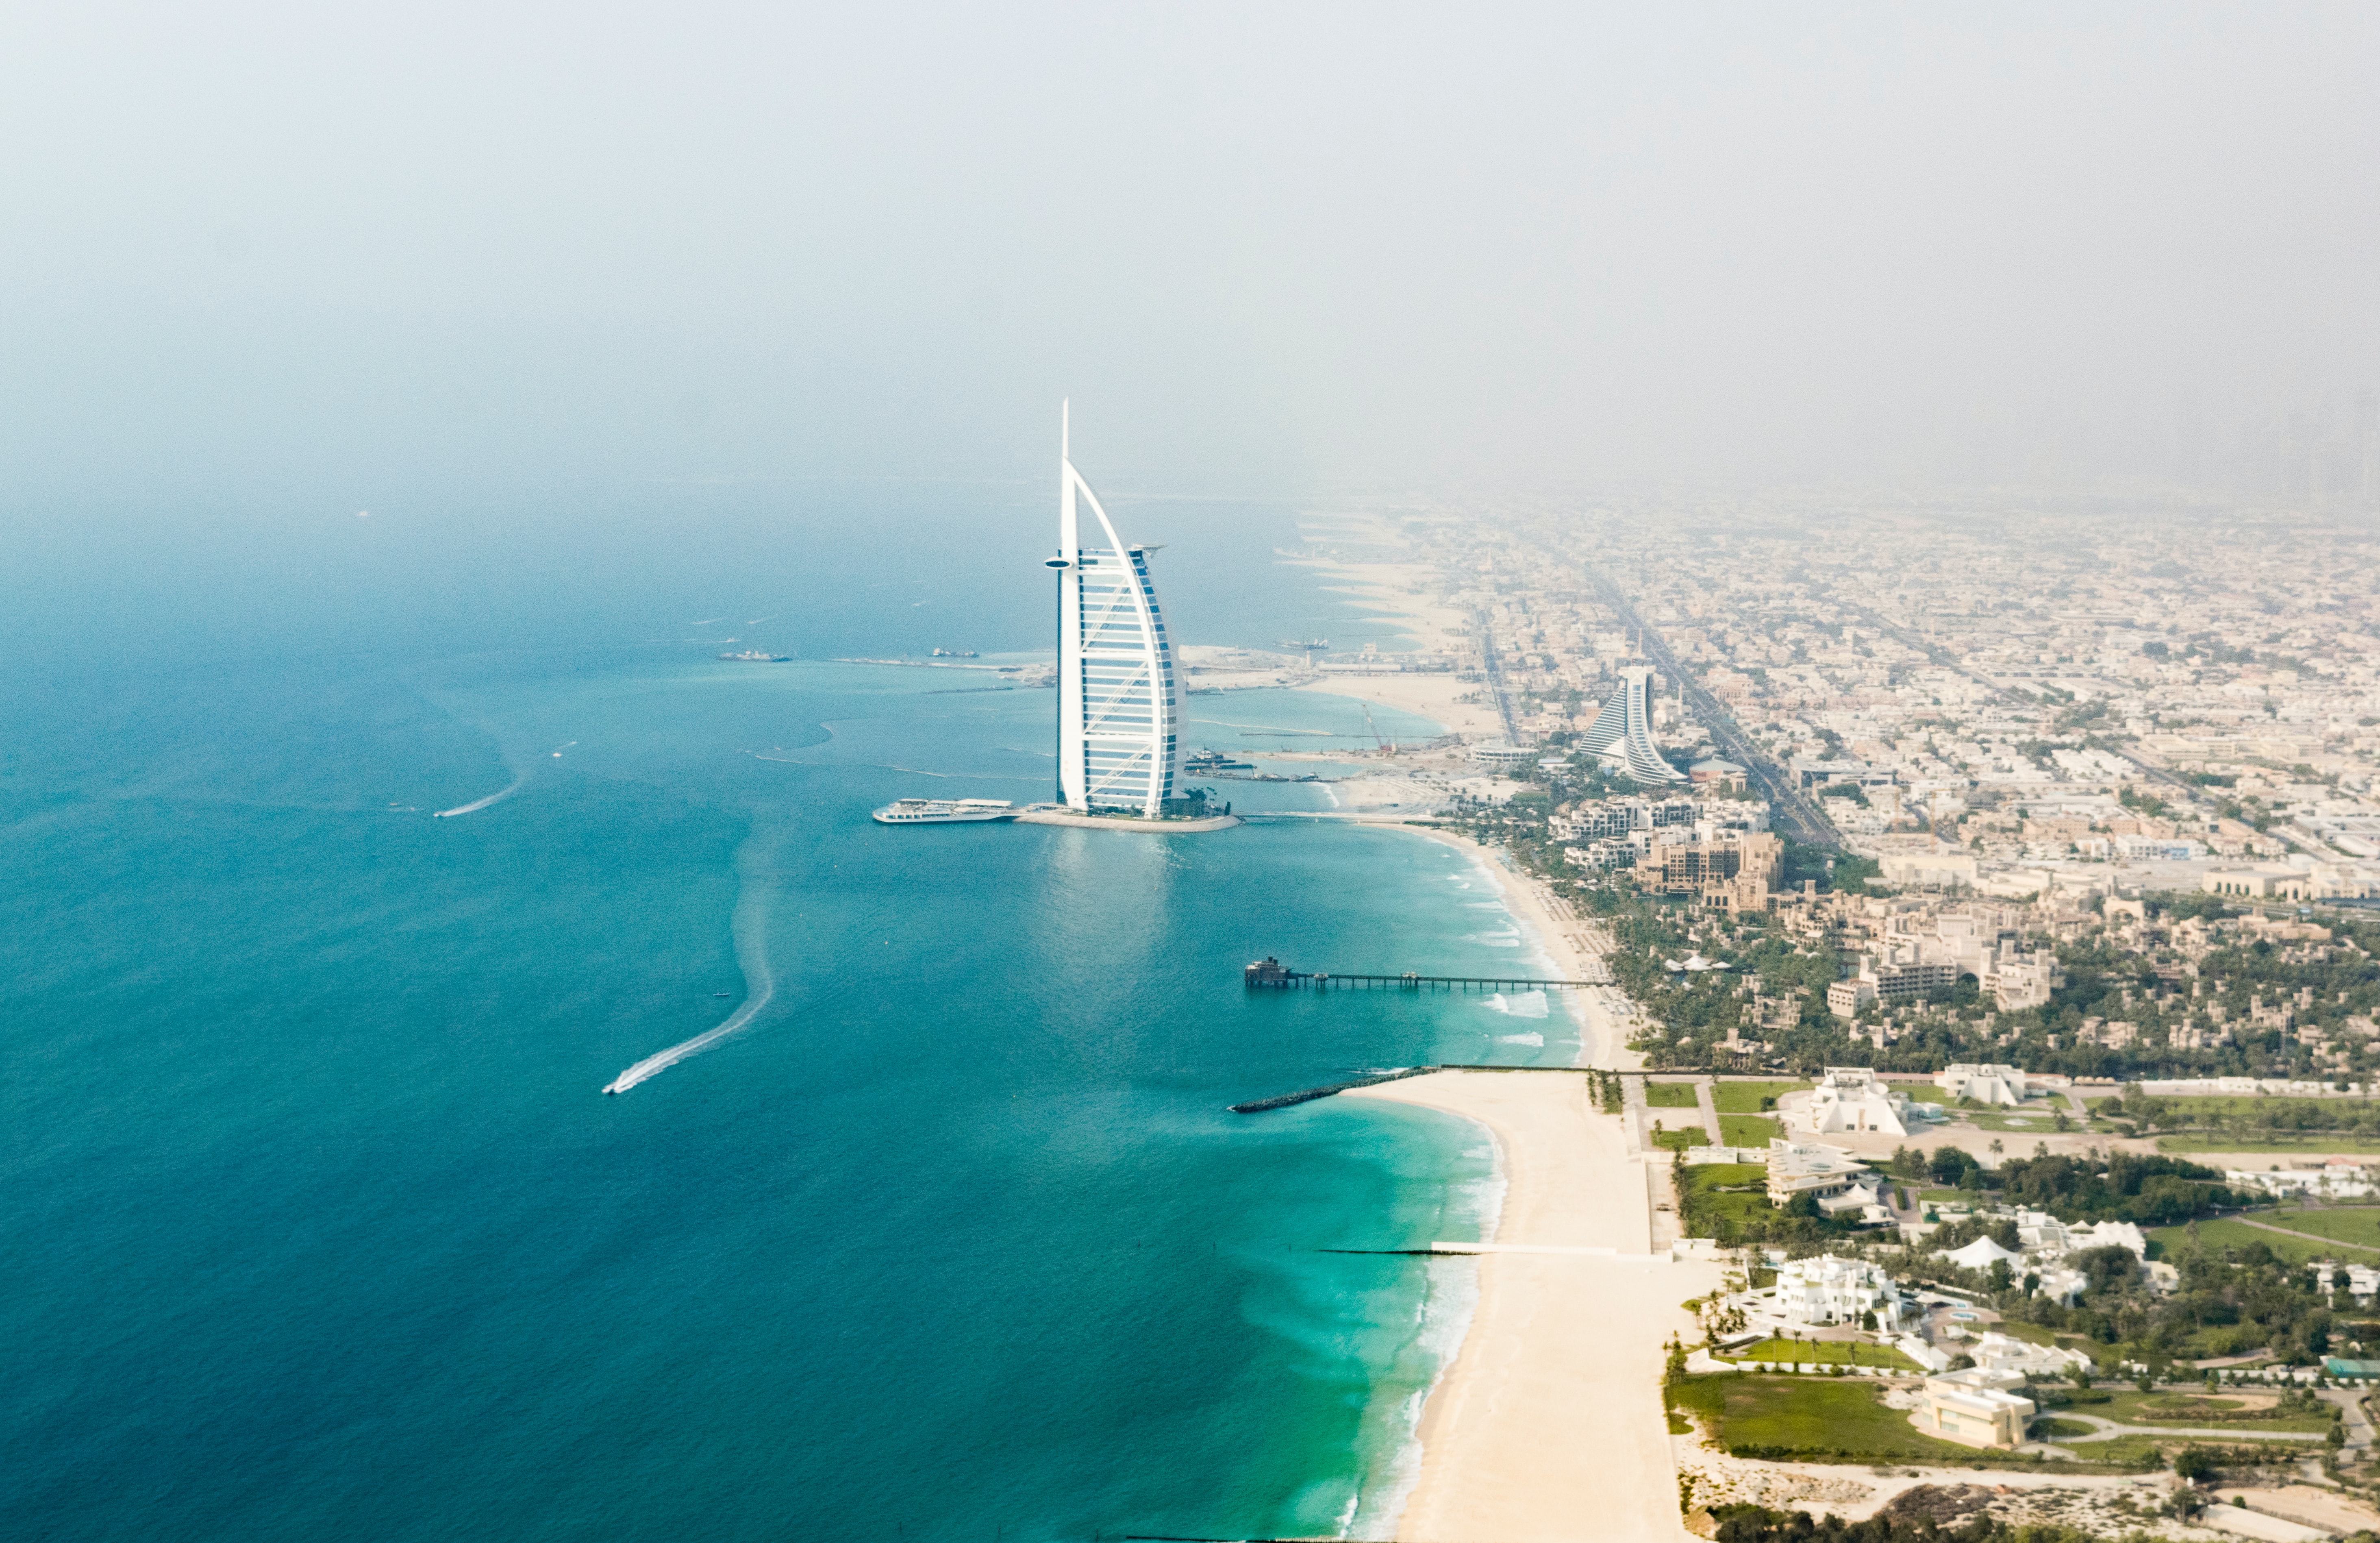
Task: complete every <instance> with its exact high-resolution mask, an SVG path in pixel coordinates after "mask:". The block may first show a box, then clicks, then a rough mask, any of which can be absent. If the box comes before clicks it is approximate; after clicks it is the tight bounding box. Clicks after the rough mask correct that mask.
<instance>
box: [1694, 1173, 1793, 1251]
mask: <svg viewBox="0 0 2380 1543" xmlns="http://www.w3.org/2000/svg"><path fill="white" fill-rule="evenodd" d="M1682 1184H1683V1185H1684V1191H1685V1192H1684V1194H1682V1196H1680V1197H1679V1198H1680V1200H1681V1202H1682V1210H1683V1212H1684V1215H1683V1217H1682V1220H1684V1221H1689V1222H1692V1223H1694V1233H1693V1235H1694V1236H1696V1237H1716V1236H1718V1230H1717V1228H1716V1226H1715V1225H1714V1223H1715V1222H1717V1221H1733V1222H1735V1223H1736V1225H1737V1226H1738V1228H1740V1229H1742V1230H1743V1231H1746V1232H1750V1231H1755V1230H1756V1229H1757V1228H1758V1226H1759V1225H1760V1221H1761V1219H1762V1218H1765V1217H1767V1216H1768V1215H1770V1214H1771V1213H1772V1212H1773V1210H1774V1209H1775V1208H1773V1207H1771V1206H1770V1205H1769V1204H1768V1196H1767V1184H1768V1170H1767V1169H1766V1168H1763V1167H1762V1166H1760V1165H1759V1164H1758V1163H1756V1162H1711V1163H1704V1164H1702V1165H1700V1166H1698V1167H1694V1168H1689V1169H1687V1170H1685V1172H1684V1176H1683V1179H1682ZM1745 1186H1750V1187H1748V1188H1747V1187H1745ZM1729 1189H1732V1190H1733V1191H1734V1193H1732V1194H1724V1193H1720V1192H1721V1191H1722V1190H1729Z"/></svg>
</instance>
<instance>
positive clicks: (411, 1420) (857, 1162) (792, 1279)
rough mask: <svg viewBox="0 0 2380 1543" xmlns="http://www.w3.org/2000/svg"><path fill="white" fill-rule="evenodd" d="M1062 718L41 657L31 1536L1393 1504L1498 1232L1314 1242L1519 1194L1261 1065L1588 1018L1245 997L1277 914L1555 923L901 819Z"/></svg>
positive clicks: (21, 1209) (36, 752)
mask: <svg viewBox="0 0 2380 1543" xmlns="http://www.w3.org/2000/svg"><path fill="white" fill-rule="evenodd" d="M1259 695H1261V696H1262V698H1263V699H1261V700H1259V699H1255V698H1257V697H1258V696H1259ZM1197 700H1198V701H1199V703H1200V704H1201V705H1202V707H1203V705H1204V704H1206V703H1208V701H1211V700H1213V699H1206V698H1201V699H1197ZM1048 711H1049V698H1048V695H1047V694H1046V693H1037V692H1029V691H1010V692H998V691H989V692H987V691H975V690H968V689H963V688H961V687H959V686H953V683H952V680H951V678H950V677H949V676H948V675H945V674H941V673H939V672H926V671H904V670H890V669H868V668H865V667H857V666H837V665H831V664H822V663H802V664H796V665H790V666H783V667H772V668H766V669H763V668H755V667H746V666H733V665H726V664H721V663H717V662H711V661H709V660H707V659H703V660H698V661H688V660H686V658H685V657H684V654H683V650H681V651H680V652H679V653H678V654H675V655H656V654H655V653H654V652H653V651H652V650H638V649H635V648H622V647H614V646H605V647H587V648H582V649H577V650H517V649H509V650H508V649H496V650H488V651H483V652H480V653H478V654H474V655H470V656H467V657H437V656H435V655H434V654H433V653H417V654H416V655H415V656H413V657H410V658H407V659H405V660H402V661H398V662H370V661H366V660H361V659H356V660H346V659H339V658H324V659H321V660H317V661H313V662H310V663H308V664H307V665H306V666H304V667H302V668H299V667H293V666H292V665H290V664H289V663H288V662H286V661H283V662H274V663H270V664H258V665H257V666H255V667H254V668H250V669H242V668H238V667H234V666H230V665H225V664H221V663H217V664H215V665H212V666H210V667H209V668H206V669H203V670H200V669H196V668H193V669H189V670H187V671H179V672H176V671H174V670H171V669H165V668H154V669H150V670H147V671H143V672H140V673H139V674H137V675H135V676H118V675H93V676H91V677H88V678H86V679H85V680H83V681H82V682H80V683H79V684H78V683H77V682H76V681H75V680H74V679H73V678H72V677H70V676H60V677H58V678H57V679H56V680H55V682H54V683H53V684H52V685H51V686H49V687H47V688H46V689H45V690H43V691H42V692H40V693H36V694H32V695H30V696H29V697H28V698H26V699H20V700H18V702H16V703H15V704H14V705H13V706H12V707H11V708H10V709H9V710H8V714H9V721H8V723H6V730H7V735H8V744H9V746H10V750H9V759H8V760H7V762H6V770H7V775H6V777H5V778H0V819H5V820H6V825H5V829H6V836H7V844H8V850H9V854H10V861H9V863H8V864H7V865H6V869H5V871H0V939H5V942H0V950H5V955H0V965H5V969H0V1024H5V1050H6V1055H7V1058H8V1063H9V1064H8V1067H7V1074H8V1075H7V1076H6V1083H5V1091H0V1100H5V1108H0V1114H4V1115H5V1122H0V1123H5V1127H6V1151H5V1155H6V1171H5V1194H6V1201H5V1205H6V1216H7V1233H8V1237H9V1247H8V1250H7V1255H8V1262H7V1265H6V1281H5V1291H0V1438H5V1441H6V1449H7V1450H8V1451H9V1452H10V1453H11V1458H10V1462H9V1463H8V1464H6V1472H5V1473H0V1488H5V1491H6V1493H5V1506H0V1509H5V1511H6V1514H7V1515H8V1516H9V1517H10V1518H11V1522H10V1530H11V1532H12V1534H14V1535H17V1536H24V1537H41V1538H58V1539H83V1538H136V1537H138V1538H219V1537H239V1538H244V1539H262V1538H317V1537H331V1536H352V1537H380V1538H424V1539H428V1538H441V1539H445V1538H457V1537H490V1538H495V1537H504V1538H519V1537H606V1538H620V1537H651V1538H663V1537H667V1538H712V1537H716V1538H746V1537H750V1538H759V1537H784V1536H802V1537H894V1536H898V1537H918V1538H953V1539H956V1538H972V1537H991V1536H994V1535H995V1534H998V1535H1000V1536H1005V1537H1018V1538H1032V1537H1048V1538H1061V1537H1092V1536H1094V1535H1095V1534H1099V1533H1106V1534H1111V1535H1112V1534H1116V1533H1120V1532H1125V1531H1135V1532H1159V1533H1177V1534H1179V1533H1192V1534H1208V1535H1224V1534H1234V1533H1249V1532H1299V1531H1308V1532H1310V1531H1332V1530H1338V1529H1341V1528H1348V1529H1351V1530H1354V1531H1355V1532H1358V1533H1361V1532H1365V1531H1368V1530H1375V1529H1377V1527H1378V1525H1379V1521H1380V1518H1381V1516H1382V1514H1383V1513H1384V1511H1385V1510H1386V1509H1388V1508H1390V1507H1391V1506H1392V1504H1393V1498H1394V1495H1395V1492H1396V1485H1397V1483H1398V1479H1399V1472H1398V1459H1399V1455H1400V1453H1401V1452H1402V1451H1403V1441H1404V1429H1405V1424H1406V1422H1408V1421H1409V1419H1410V1417H1411V1414H1412V1409H1413V1403H1414V1400H1415V1397H1416V1396H1417V1394H1418V1393H1419V1392H1420V1391H1421V1390H1422V1389H1423V1388H1424V1387H1425V1386H1426V1385H1427V1379H1428V1377H1429V1376H1430V1374H1431V1372H1432V1371H1433V1369H1434V1367H1435V1365H1436V1361H1437V1357H1438V1356H1439V1355H1442V1354H1443V1352H1444V1351H1445V1349H1446V1348H1447V1343H1448V1335H1449V1334H1450V1333H1451V1330H1452V1329H1453V1328H1455V1327H1459V1324H1460V1321H1461V1315H1462V1312H1463V1305H1464V1302H1465V1292H1466V1289H1467V1276H1466V1274H1465V1271H1466V1270H1467V1267H1466V1266H1463V1265H1462V1264H1460V1263H1449V1264H1443V1265H1432V1266H1428V1267H1421V1266H1416V1265H1415V1264H1413V1263H1411V1262H1409V1261H1397V1260H1380V1259H1371V1258H1362V1257H1347V1256H1334V1255H1324V1254H1318V1253H1317V1252H1315V1251H1314V1250H1316V1249H1318V1248H1319V1247H1324V1246H1332V1245H1357V1246H1372V1245H1397V1244H1403V1243H1410V1242H1413V1241H1416V1240H1423V1239H1427V1238H1429V1237H1432V1236H1447V1235H1456V1236H1461V1235H1468V1234H1469V1233H1472V1232H1474V1231H1475V1229H1476V1228H1477V1227H1478V1226H1479V1225H1481V1222H1482V1219H1483V1212H1484V1211H1485V1210H1486V1209H1488V1208H1492V1205H1493V1202H1494V1186H1493V1184H1492V1174H1491V1172H1490V1170H1489V1163H1490V1158H1489V1154H1488V1150H1487V1149H1486V1148H1485V1146H1484V1145H1483V1144H1482V1143H1481V1142H1480V1140H1479V1139H1478V1137H1477V1136H1476V1134H1475V1132H1474V1131H1473V1130H1472V1129H1471V1128H1470V1127H1468V1126H1465V1125H1463V1124H1461V1123H1459V1122H1454V1121H1450V1120H1446V1119H1444V1118H1441V1117H1439V1116H1434V1115H1430V1114H1427V1113H1425V1112H1412V1111H1401V1110H1396V1109H1390V1108H1379V1107H1362V1106H1356V1105H1353V1104H1349V1103H1344V1102H1342V1101H1338V1100H1325V1101H1322V1102H1319V1103H1316V1104H1311V1105H1306V1106H1302V1107H1300V1108H1298V1109H1294V1110H1291V1111H1286V1112H1281V1113H1277V1114H1272V1115H1267V1116H1261V1117H1254V1118H1250V1117H1243V1116H1235V1115H1232V1114H1230V1113H1228V1112H1225V1110H1224V1108H1223V1106H1224V1105H1225V1104H1226V1103H1229V1102H1231V1101H1233V1100H1240V1099H1245V1098H1249V1097H1255V1096H1259V1095H1263V1094H1269V1093H1273V1092H1279V1091H1283V1090H1286V1089H1289V1088H1293V1087H1304V1086H1308V1085H1311V1084H1313V1083H1316V1082H1318V1081H1323V1080H1328V1079H1330V1078H1333V1077H1335V1076H1337V1075H1342V1074H1344V1073H1346V1072H1348V1071H1350V1070H1353V1069H1355V1068H1360V1067H1366V1066H1372V1065H1379V1064H1397V1063H1410V1062H1413V1061H1417V1060H1422V1059H1428V1058H1433V1057H1436V1058H1443V1059H1460V1060H1475V1059H1489V1058H1495V1059H1503V1060H1512V1061H1528V1060H1532V1059H1537V1058H1540V1057H1542V1058H1545V1059H1549V1060H1567V1059H1568V1051H1567V1050H1566V1049H1564V1048H1563V1046H1562V1045H1561V1044H1560V1040H1559V1039H1558V1038H1557V1039H1556V1042H1555V1043H1553V1044H1549V1045H1542V1046H1540V1045H1534V1044H1530V1043H1527V1042H1526V1040H1527V1039H1528V1038H1530V1035H1531V1031H1543V1030H1544V1029H1545V1024H1544V1023H1543V1022H1538V1023H1529V1022H1525V1021H1524V1020H1521V1019H1516V1018H1513V1017H1511V1016H1508V1015H1506V1014H1500V1013H1498V1012H1494V1011H1490V1010H1488V1009H1486V1008H1484V1007H1483V1006H1482V1005H1481V1004H1480V1003H1479V1002H1477V1001H1476V1000H1475V999H1472V1000H1465V999H1446V998H1438V999H1430V1000H1413V999H1404V998H1400V997H1395V996H1389V995H1375V996H1363V995H1347V994H1333V995H1330V996H1326V997H1317V996H1309V995H1305V994H1303V993H1299V994H1286V995H1266V996H1260V997H1253V998H1252V997H1250V996H1248V995H1247V994H1246V993H1245V992H1244V991H1243V990H1241V988H1240V986H1239V984H1238V970H1239V966H1240V965H1241V964H1242V963H1244V962H1245V960H1246V959H1247V958H1248V957H1250V956H1252V955H1253V954H1257V953H1263V952H1278V953H1280V954H1282V956H1284V957H1287V958H1290V959H1293V960H1294V961H1297V962H1299V963H1301V964H1311V965H1316V966H1325V967H1334V968H1340V969H1351V968H1366V967H1376V966H1397V967H1406V968H1416V969H1423V970H1431V969H1443V970H1447V971H1460V970H1463V969H1469V968H1475V967H1479V966H1485V965H1488V964H1489V963H1494V962H1499V961H1500V960H1506V959H1510V958H1511V957H1512V952H1511V951H1512V949H1514V948H1516V947H1519V946H1521V940H1519V939H1518V937H1517V935H1516V934H1514V933H1513V931H1512V927H1511V924H1510V919H1509V917H1506V916H1505V915H1504V913H1503V912H1502V911H1501V910H1500V907H1499V906H1497V905H1496V904H1495V902H1494V897H1493V891H1492V889H1491V888H1490V887H1489V886H1488V884H1487V883H1486V881H1485V880H1484V877H1483V876H1482V875H1480V874H1478V873H1477V872H1476V871H1475V869H1472V868H1471V866H1470V865H1469V864H1468V863H1467V861H1466V859H1464V858H1463V857H1462V856H1461V855H1460V854H1458V853H1456V852H1454V851H1452V850H1451V849H1450V848H1447V847H1444V846H1441V845H1438V844H1432V843H1428V842H1425V841H1423V840H1420V839H1418V838H1414V837H1409V836H1403V835H1400V834H1397V833H1393V832H1379V831H1368V830H1358V829H1350V828H1343V827H1334V826H1323V827H1319V828H1317V827H1312V826H1305V825H1298V826H1247V827H1243V828H1240V829H1238V830H1233V831H1230V832H1220V833H1218V834H1214V835H1208V836H1203V837H1197V838H1191V839H1168V840H1158V839H1152V838H1145V837H1136V836H1123V835H1120V834H1116V833H1112V832H1084V831H1074V830H1060V829H1046V828H1030V827H975V828H945V829H939V830H925V831H887V830H883V829H880V828H878V827H875V826H873V825H871V824H869V823H868V821H867V820H866V818H865V817H866V812H867V810H868V808H871V807H873V806H874V805H876V804H879V803H881V802H883V801H885V800H886V799H888V798H890V797H892V796H897V795H900V794H904V793H911V792H917V791H925V790H931V791H943V790H953V791H955V790H958V789H962V788H963V789H965V791H966V792H969V793H977V794H982V795H985V796H1003V797H1018V798H1030V797H1036V796H1042V787H1041V783H1042V781H1043V779H1045V778H1046V776H1047V768H1048V758H1047V755H1046V751H1045V749H1044V748H1043V747H1044V745H1045V742H1046V738H1047V730H1048V716H1047V715H1048ZM1199 715H1201V716H1204V715H1205V714H1204V713H1203V711H1202V712H1201V713H1200V714H1199ZM1231 716H1233V718H1234V719H1235V720H1239V721H1246V722H1257V723H1269V724H1275V725H1278V726H1281V727H1291V728H1293V727H1325V728H1333V729H1340V730H1345V729H1348V728H1349V723H1348V721H1347V709H1346V707H1345V705H1344V704H1343V703H1339V702H1334V701H1331V700H1330V699H1316V698H1312V697H1310V696H1300V695H1299V694H1294V693H1270V694H1248V696H1247V698H1244V699H1235V700H1234V701H1233V713H1232V714H1231ZM1358 717H1360V715H1358ZM1318 743H1322V744H1326V745H1339V744H1340V743H1341V742H1340V741H1339V740H1336V739H1334V740H1330V741H1321V742H1318ZM1348 743H1350V744H1352V743H1353V741H1349V742H1348ZM557 747H566V748H563V751H562V754H561V756H560V757H559V758H558V759H557V758H556V757H555V756H554V755H553V750H554V749H555V748H557ZM516 781H517V782H518V783H519V786H518V788H517V791H515V792H513V793H512V794H511V795H510V796H506V797H504V798H503V799H501V800H500V801H497V802H495V803H492V804H491V805H489V806H487V807H485V808H481V809H480V810H478V811H476V812H474V813H471V814H468V815H463V816H459V817H456V818H454V819H448V820H433V819H431V818H430V812H431V811H432V810H436V809H442V808H455V807H458V806H461V805H464V804H467V803H469V802H473V801H475V800H477V799H479V798H481V797H484V796H487V795H489V794H492V793H495V792H497V791H499V790H501V789H503V788H505V787H507V786H509V785H511V784H514V783H515V782H516ZM1222 785H1223V787H1224V789H1225V790H1226V791H1227V793H1228V795H1229V796H1234V797H1235V798H1247V799H1255V800H1261V799H1263V798H1264V797H1267V796H1275V797H1279V798H1281V799H1282V800H1284V803H1283V805H1282V806H1281V807H1310V806H1309V805H1307V804H1304V803H1298V802H1294V801H1296V800H1300V799H1306V798H1310V797H1311V792H1310V790H1304V789H1296V788H1278V787H1267V786H1263V785H1259V784H1222ZM1243 807H1247V806H1246V805H1245V804H1244V806H1243ZM763 981H765V982H766V983H767V985H768V989H769V990H770V993H771V994H770V996H769V1000H768V1002H767V1005H766V1006H765V1007H764V1008H763V1009H762V1010H761V1011H760V1012H759V1014H757V1015H755V1016H754V1017H753V1019H752V1021H751V1023H750V1025H749V1027H747V1029H745V1030H744V1031H743V1032H741V1033H740V1034H738V1035H736V1036H735V1037H733V1038H731V1039H727V1040H725V1041H724V1042H722V1043H721V1044H719V1045H717V1046H716V1047H714V1048H712V1049H710V1050H709V1051H706V1052H704V1053H703V1054H701V1055H699V1056H697V1057H695V1058H693V1059H690V1060H688V1061H686V1062H685V1063H682V1064H679V1065H676V1066H674V1067H672V1068H670V1069H669V1070H667V1071H665V1072H663V1073H662V1074H661V1075H657V1076H655V1077H653V1078H652V1079H651V1080H650V1081H649V1082H647V1083H644V1084H643V1085H641V1086H639V1087H636V1088H634V1089H633V1090H632V1091H630V1092H629V1093H627V1094H625V1095H624V1096H621V1097H618V1098H605V1097H602V1096H601V1093H600V1092H599V1089H600V1088H601V1087H603V1086H604V1084H605V1083H606V1082H608V1081H609V1080H611V1079H612V1078H613V1076H615V1075H617V1074H618V1073H619V1072H620V1071H621V1070H622V1069H623V1068H625V1067H626V1066H628V1065H629V1064H631V1063H634V1062H636V1061H637V1060H638V1059H640V1058H642V1057H644V1056H647V1055H650V1054H651V1053H652V1052H653V1051H658V1050H661V1049H662V1048H664V1047H666V1046H669V1045H671V1044H674V1043H677V1042H679V1041H681V1040H684V1039H687V1038H689V1037H691V1036H694V1035H697V1034H699V1033H701V1032H703V1031H704V1030H706V1029H708V1028H710V1027H712V1026H714V1025H716V1024H718V1023H720V1022H721V1021H722V1019H723V1018H724V1017H726V1016H727V1015H728V1014H729V1013H730V1012H731V1011H733V1010H735V1009H736V1008H737V1007H738V1006H739V1004H740V1003H742V1002H745V1001H746V1000H747V998H749V997H750V996H752V995H754V994H755V993H757V992H758V991H759V989H760V987H761V984H762V982H763ZM721 992H725V993H727V995H726V996H723V997H722V996H720V995H718V994H717V993H721ZM1555 1021H1557V1022H1559V1020H1555Z"/></svg>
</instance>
